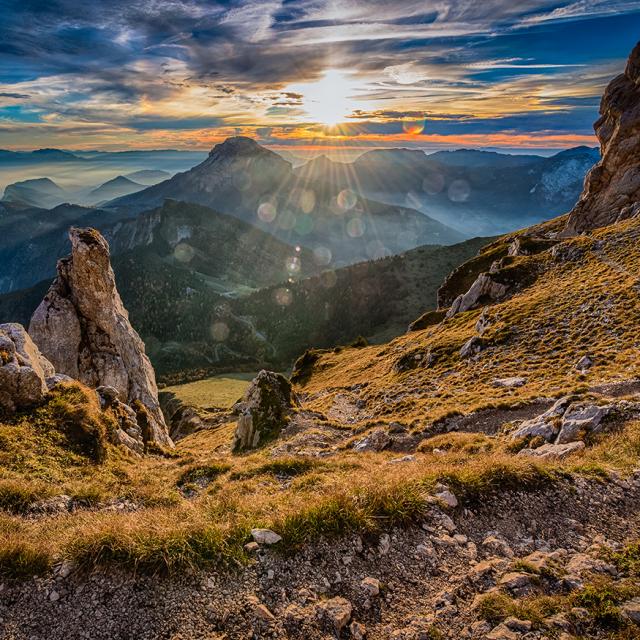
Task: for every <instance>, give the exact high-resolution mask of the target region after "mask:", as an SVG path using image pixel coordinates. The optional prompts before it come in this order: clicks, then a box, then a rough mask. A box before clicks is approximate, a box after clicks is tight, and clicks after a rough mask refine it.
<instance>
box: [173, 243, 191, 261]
mask: <svg viewBox="0 0 640 640" xmlns="http://www.w3.org/2000/svg"><path fill="white" fill-rule="evenodd" d="M195 254H196V251H195V249H194V248H193V247H192V246H191V245H189V244H187V243H186V242H179V243H178V244H177V245H176V247H175V249H174V250H173V257H174V258H175V259H176V260H177V261H178V262H183V263H186V262H191V261H192V260H193V256H194V255H195Z"/></svg>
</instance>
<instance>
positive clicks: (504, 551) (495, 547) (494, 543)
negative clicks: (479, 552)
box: [482, 535, 513, 558]
mask: <svg viewBox="0 0 640 640" xmlns="http://www.w3.org/2000/svg"><path fill="white" fill-rule="evenodd" d="M482 547H483V548H484V549H485V550H487V551H490V552H491V553H494V554H495V555H497V556H500V557H503V558H513V550H512V549H511V547H510V546H509V545H508V544H507V543H506V542H505V541H504V540H502V539H501V538H498V537H497V536H494V535H489V536H487V537H486V538H485V539H484V540H483V541H482Z"/></svg>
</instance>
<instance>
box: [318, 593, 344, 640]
mask: <svg viewBox="0 0 640 640" xmlns="http://www.w3.org/2000/svg"><path fill="white" fill-rule="evenodd" d="M351 612H352V606H351V603H350V602H349V601H348V600H347V599H346V598H339V597H338V598H331V599H330V600H325V601H324V602H321V603H320V604H318V607H317V614H318V617H319V618H320V620H321V621H323V622H324V623H325V624H326V625H327V626H331V627H333V630H334V631H335V632H336V634H337V635H338V636H339V635H340V632H341V631H342V629H344V627H346V626H347V624H348V623H349V620H351Z"/></svg>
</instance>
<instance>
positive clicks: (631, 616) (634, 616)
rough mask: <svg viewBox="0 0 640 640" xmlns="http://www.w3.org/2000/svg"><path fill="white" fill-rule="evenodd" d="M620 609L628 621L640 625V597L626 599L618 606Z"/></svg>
mask: <svg viewBox="0 0 640 640" xmlns="http://www.w3.org/2000/svg"><path fill="white" fill-rule="evenodd" d="M620 611H621V613H622V615H623V616H624V617H625V618H626V619H627V620H629V622H633V624H635V625H637V626H639V627H640V598H633V599H632V600H627V602H624V603H623V604H622V606H621V607H620Z"/></svg>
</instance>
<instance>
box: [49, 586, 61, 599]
mask: <svg viewBox="0 0 640 640" xmlns="http://www.w3.org/2000/svg"><path fill="white" fill-rule="evenodd" d="M49 600H50V601H51V602H58V600H60V594H59V593H58V592H57V591H56V590H55V589H53V590H52V591H50V592H49Z"/></svg>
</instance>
